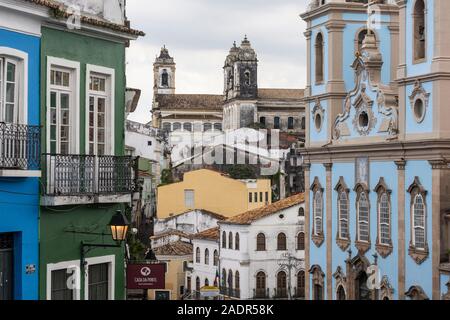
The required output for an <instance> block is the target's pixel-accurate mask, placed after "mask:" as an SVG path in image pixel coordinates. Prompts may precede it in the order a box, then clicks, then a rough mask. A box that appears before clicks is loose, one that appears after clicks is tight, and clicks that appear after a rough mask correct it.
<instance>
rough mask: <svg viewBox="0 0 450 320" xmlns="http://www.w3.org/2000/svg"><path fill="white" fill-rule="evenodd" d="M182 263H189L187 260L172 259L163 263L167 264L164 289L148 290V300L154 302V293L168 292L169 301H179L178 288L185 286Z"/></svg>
mask: <svg viewBox="0 0 450 320" xmlns="http://www.w3.org/2000/svg"><path fill="white" fill-rule="evenodd" d="M184 261H187V262H189V260H188V259H173V260H170V261H164V262H166V263H167V272H166V281H165V289H161V290H148V291H147V298H148V300H155V293H156V291H170V300H180V298H181V296H180V287H181V286H184V287H185V290H186V284H185V272H184V269H183V263H184Z"/></svg>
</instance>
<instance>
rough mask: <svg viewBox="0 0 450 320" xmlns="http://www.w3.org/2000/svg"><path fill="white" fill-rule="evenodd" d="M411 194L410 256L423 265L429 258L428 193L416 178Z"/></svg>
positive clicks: (409, 189)
mask: <svg viewBox="0 0 450 320" xmlns="http://www.w3.org/2000/svg"><path fill="white" fill-rule="evenodd" d="M408 192H409V193H410V194H411V202H410V205H411V207H410V208H411V209H410V210H411V215H410V221H411V227H410V235H411V244H410V247H409V252H408V253H409V255H410V256H411V258H413V260H414V261H415V262H416V263H417V264H421V263H422V262H423V261H425V260H426V259H427V257H428V256H429V248H428V240H427V238H428V235H427V203H426V200H427V191H426V190H425V188H424V187H423V186H422V184H421V183H420V179H419V177H415V179H414V182H413V184H412V185H411V186H410V187H409V188H408Z"/></svg>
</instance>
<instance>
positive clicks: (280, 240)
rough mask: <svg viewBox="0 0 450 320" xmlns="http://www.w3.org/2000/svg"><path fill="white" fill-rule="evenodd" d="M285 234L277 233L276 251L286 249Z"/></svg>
mask: <svg viewBox="0 0 450 320" xmlns="http://www.w3.org/2000/svg"><path fill="white" fill-rule="evenodd" d="M286 242H287V241H286V235H285V234H284V233H279V234H278V237H277V250H278V251H286V250H287V243H286Z"/></svg>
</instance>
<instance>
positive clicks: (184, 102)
mask: <svg viewBox="0 0 450 320" xmlns="http://www.w3.org/2000/svg"><path fill="white" fill-rule="evenodd" d="M156 102H157V103H158V108H159V109H171V110H173V109H187V110H190V109H195V110H205V111H222V104H223V96H221V95H214V94H158V95H157V96H156Z"/></svg>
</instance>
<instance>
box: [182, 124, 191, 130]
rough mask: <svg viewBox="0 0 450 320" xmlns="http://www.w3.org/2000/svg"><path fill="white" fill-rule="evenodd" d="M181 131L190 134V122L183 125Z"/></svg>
mask: <svg viewBox="0 0 450 320" xmlns="http://www.w3.org/2000/svg"><path fill="white" fill-rule="evenodd" d="M183 130H184V131H189V132H192V123H190V122H185V123H183Z"/></svg>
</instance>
